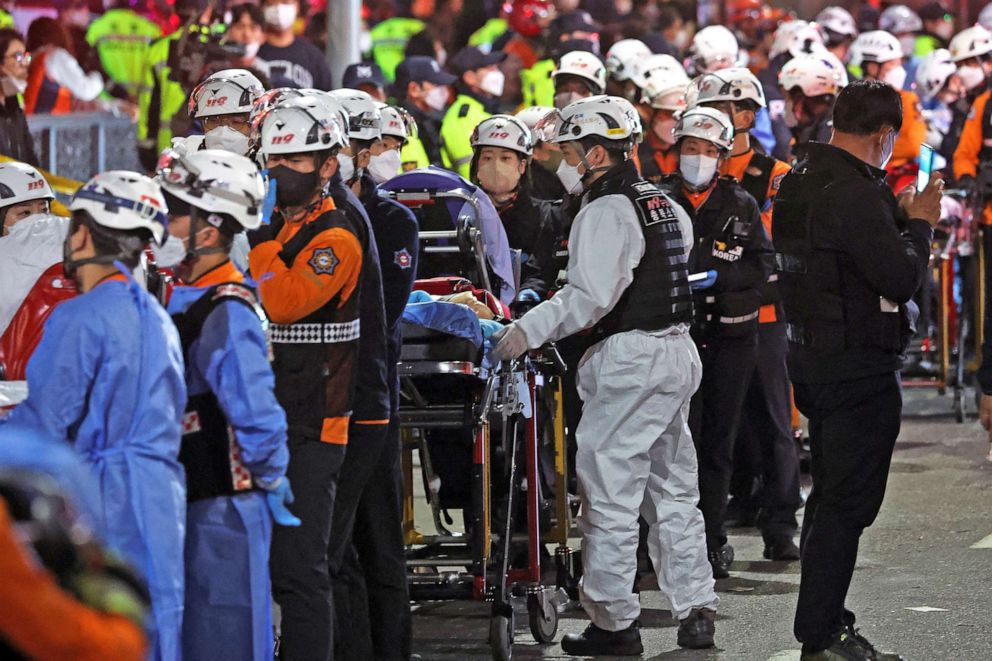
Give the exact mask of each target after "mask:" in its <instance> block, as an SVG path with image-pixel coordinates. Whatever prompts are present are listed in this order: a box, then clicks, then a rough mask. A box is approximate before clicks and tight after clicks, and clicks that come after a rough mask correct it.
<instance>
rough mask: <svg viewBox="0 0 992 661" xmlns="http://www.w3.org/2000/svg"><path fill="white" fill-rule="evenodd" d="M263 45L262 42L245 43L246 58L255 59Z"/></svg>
mask: <svg viewBox="0 0 992 661" xmlns="http://www.w3.org/2000/svg"><path fill="white" fill-rule="evenodd" d="M261 47H262V44H261V43H254V44H245V59H246V60H254V59H255V56H256V55H258V49H259V48H261Z"/></svg>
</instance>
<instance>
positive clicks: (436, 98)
mask: <svg viewBox="0 0 992 661" xmlns="http://www.w3.org/2000/svg"><path fill="white" fill-rule="evenodd" d="M424 103H426V104H427V107H428V108H430V109H431V110H435V111H437V112H441V111H442V110H444V107H445V106H446V105H448V88H447V87H444V86H440V87H435V88H434V89H432V90H431V91H430V92H428V93H427V94H425V95H424Z"/></svg>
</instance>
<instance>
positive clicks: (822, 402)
mask: <svg viewBox="0 0 992 661" xmlns="http://www.w3.org/2000/svg"><path fill="white" fill-rule="evenodd" d="M902 119H903V118H902V103H901V100H900V97H899V94H898V92H897V91H896V90H895V89H893V88H892V87H891V86H889V85H886V84H885V83H882V82H880V81H872V80H861V81H857V82H855V83H852V84H851V85H849V86H848V87H846V88H845V89H844V90H843V91H842V92H841V93H840V95H839V96H838V98H837V103H836V106H835V108H834V133H833V137H832V138H831V140H830V143H829V144H817V143H811V144H810V145H809V150H808V152H807V156H806V159H805V160H804V161H802V162H800V163H799V164H797V165H796V167H795V169H794V170H793V171H792V172H791V173H790V174H788V175H786V177H785V178H784V180H783V181H782V185H781V188H780V189H779V193H778V197H777V198H776V202H775V209H774V212H773V216H772V228H773V230H772V231H773V236H774V242H775V250H776V256H775V257H776V267H777V270H778V271H779V275H780V277H779V287H780V291H781V294H782V302H783V304H784V308H785V314H786V320H787V323H788V338H789V356H788V363H789V376H790V378H791V380H792V382H793V385H794V391H795V398H796V405H797V406H798V407H799V410H800V411H801V412H802V413H803V415H805V416H806V417H807V418H808V419H809V430H810V442H811V446H812V474H813V490H812V492H811V494H810V496H809V499H808V501H807V503H806V514H805V519H804V521H803V531H802V537H801V553H802V580H801V582H800V587H799V602H798V605H797V607H796V619H795V634H796V638H797V639H799V640H800V641H801V642H802V643H803V653H802V659H803V660H804V661H806V660H809V661H812V660H814V659H815V660H828V659H841V658H843V659H889V660H892V659H899V658H900V657H899V656H897V655H887V654H881V653H878V652H876V651H875V650H874V649H873V648H872V647H871V645H870V644H869V643H868V641H867V640H866V639H865V638H864V637H863V636H861V635H860V634H859V633H857V631H856V630H855V629H854V614H853V613H852V612H851V611H849V610H847V609H846V608H845V599H846V597H847V590H848V587H849V586H850V583H851V579H852V577H853V574H854V566H855V563H856V561H857V555H858V541H859V539H860V537H861V533H862V532H863V531H864V529H865V528H867V527H868V526H870V525H871V524H872V522H873V521H874V520H875V517H876V515H877V514H878V511H879V509H880V508H881V505H882V498H883V496H884V494H885V486H886V479H887V477H888V472H889V464H890V462H891V459H892V451H893V448H894V446H895V442H896V437H897V436H898V435H899V426H900V416H901V413H902V390H901V386H900V382H899V369H900V367H901V358H900V355H901V354H902V352H903V350H904V349H905V346H906V342H907V341H908V339H909V335H910V332H911V331H910V326H911V323H910V321H911V320H910V319H909V317H910V315H909V314H908V312H907V310H906V304H907V303H908V302H909V301H910V299H911V298H912V297H913V294H914V293H915V292H916V290H917V288H918V287H919V286H920V283H921V282H922V280H923V277H924V274H925V272H926V268H927V263H928V260H929V256H930V242H931V239H932V237H933V226H934V225H936V223H937V221H938V219H939V218H940V198H941V191H942V189H943V182H942V181H940V180H939V179H936V178H934V179H931V180H930V181H929V183H928V184H927V186H926V188H924V189H923V191H922V192H920V193H918V192H917V191H916V189H915V187H914V186H909V187H907V189H906V190H905V191H903V192H902V193H901V194H900V196H899V199H898V200H897V199H896V197H895V196H894V195H893V194H892V191H891V190H890V189H889V187H888V186H887V185H886V184H885V170H884V169H883V168H884V166H885V164H886V162H887V161H888V159H889V158H890V157H891V154H892V146H893V144H894V142H895V137H896V134H897V133H898V131H899V130H900V128H901V127H902ZM852 201H857V203H856V204H852Z"/></svg>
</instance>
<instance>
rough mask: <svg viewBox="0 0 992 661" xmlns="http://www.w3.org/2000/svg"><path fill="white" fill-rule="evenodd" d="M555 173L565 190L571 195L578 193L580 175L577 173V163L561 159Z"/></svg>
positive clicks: (579, 190)
mask: <svg viewBox="0 0 992 661" xmlns="http://www.w3.org/2000/svg"><path fill="white" fill-rule="evenodd" d="M555 174H557V175H558V180H559V181H560V182H561V185H562V186H564V187H565V192H567V193H569V194H571V195H578V194H579V193H581V192H582V175H581V174H580V173H579V166H578V165H569V164H568V163H567V162H565V160H564V159H563V160H562V162H561V164H559V165H558V170H557V171H555Z"/></svg>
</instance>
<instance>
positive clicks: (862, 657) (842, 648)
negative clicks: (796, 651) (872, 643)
mask: <svg viewBox="0 0 992 661" xmlns="http://www.w3.org/2000/svg"><path fill="white" fill-rule="evenodd" d="M873 659H874V657H872V656H869V655H868V650H867V649H866V648H865V647H864V645H862V644H861V643H860V642H858V640H857V639H856V638H855V637H854V636H852V635H851V634H850V633H849V632H848V631H847V629H843V630H841V631H840V632H839V633H837V634H835V635H834V638H833V641H832V642H831V643H830V647H828V648H827V649H825V650H820V651H818V652H807V651H805V650H803V653H802V654H801V655H800V657H799V661H873Z"/></svg>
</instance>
